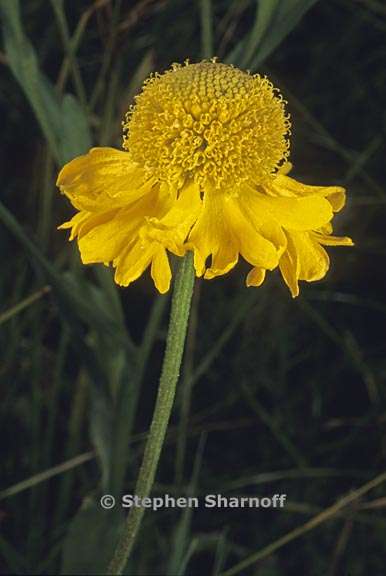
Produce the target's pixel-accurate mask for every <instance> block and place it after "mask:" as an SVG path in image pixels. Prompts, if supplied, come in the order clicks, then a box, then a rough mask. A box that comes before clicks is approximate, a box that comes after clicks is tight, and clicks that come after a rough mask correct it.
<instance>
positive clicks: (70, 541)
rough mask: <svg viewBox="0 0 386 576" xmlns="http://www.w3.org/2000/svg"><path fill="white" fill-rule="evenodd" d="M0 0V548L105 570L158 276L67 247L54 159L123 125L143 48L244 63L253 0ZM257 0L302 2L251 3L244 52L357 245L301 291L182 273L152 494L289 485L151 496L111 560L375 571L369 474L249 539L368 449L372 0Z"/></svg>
mask: <svg viewBox="0 0 386 576" xmlns="http://www.w3.org/2000/svg"><path fill="white" fill-rule="evenodd" d="M11 4H12V3H9V2H7V0H3V2H2V3H0V7H1V14H2V21H3V33H4V34H3V38H4V42H3V48H2V51H1V52H0V76H1V92H0V105H1V116H0V118H1V133H0V138H1V148H0V154H1V164H0V177H1V182H2V187H1V202H2V204H1V210H0V217H1V221H2V224H3V225H2V227H1V229H0V254H1V263H2V266H1V275H0V296H1V304H0V330H1V332H0V349H1V366H0V377H1V380H2V387H1V390H2V399H1V405H0V410H1V435H0V444H1V451H2V456H1V462H2V490H3V491H2V492H0V498H1V501H0V522H1V535H0V555H1V570H2V573H4V574H8V573H17V574H52V573H64V574H69V573H71V574H79V573H84V574H94V573H101V572H103V569H104V566H105V564H106V562H107V560H108V558H109V557H110V555H111V546H112V543H113V542H114V539H115V535H116V532H117V530H118V529H119V528H120V526H121V520H122V519H121V514H120V511H119V510H118V509H117V510H116V511H115V512H107V511H103V510H102V509H101V508H100V506H99V504H98V502H99V497H100V495H101V494H103V493H111V494H114V495H115V496H116V497H117V498H118V497H119V495H120V494H122V493H131V492H132V490H133V484H134V482H135V478H136V474H137V470H138V465H139V462H140V459H141V454H142V450H143V440H144V433H146V430H147V429H148V426H149V422H150V418H151V414H152V409H153V404H154V398H155V394H156V388H157V378H158V375H159V371H160V366H161V361H162V354H163V350H164V341H165V334H166V328H167V311H168V306H169V299H168V297H167V296H164V297H160V296H157V295H156V293H155V291H154V288H153V285H152V283H151V282H150V280H149V278H148V277H147V276H146V277H144V278H141V279H140V280H139V281H138V282H136V283H135V284H134V285H132V286H130V287H129V288H128V289H123V290H122V289H119V288H116V287H115V286H114V284H113V283H112V280H111V275H110V272H109V271H108V270H107V269H105V268H103V267H97V266H94V267H87V268H84V267H82V266H81V265H80V264H79V257H78V253H77V249H76V246H75V245H72V244H68V243H67V241H66V239H65V235H64V233H63V232H58V231H56V226H57V225H58V224H59V223H60V222H62V221H63V219H65V218H67V217H68V216H69V215H70V214H71V211H72V210H71V208H70V206H69V205H68V203H67V202H66V200H65V199H64V198H63V197H60V195H59V194H58V191H57V190H56V188H55V177H56V174H57V171H58V167H60V166H61V165H62V164H63V163H64V162H65V161H66V160H68V159H69V158H71V157H73V156H75V155H77V154H79V153H81V152H83V151H84V150H85V149H87V148H88V147H89V146H90V145H91V144H94V145H106V144H108V145H113V146H116V147H119V146H120V137H121V135H120V134H121V126H120V122H121V118H122V115H123V113H124V112H125V110H126V109H127V106H128V104H129V103H130V102H131V101H132V98H133V96H134V95H135V93H137V92H138V90H139V87H140V85H141V82H142V81H143V79H144V78H145V77H146V76H147V75H148V74H149V73H150V72H151V71H154V70H164V69H165V68H167V67H168V66H169V65H170V63H171V62H174V61H178V62H181V61H183V60H184V59H186V58H189V59H190V60H192V61H197V60H199V59H201V58H202V56H203V55H209V53H210V52H211V44H212V45H213V46H214V48H213V53H214V54H216V55H218V56H219V57H220V59H221V60H223V61H224V60H228V61H234V62H240V63H242V62H243V57H244V56H245V54H246V53H247V51H248V42H249V41H250V39H251V37H252V36H251V34H252V33H251V30H253V24H254V19H255V13H256V3H255V2H253V1H252V0H235V1H232V0H219V1H216V2H212V14H210V10H208V9H209V8H210V4H209V2H183V1H181V0H169V1H167V0H165V1H162V0H160V1H156V0H139V1H121V2H119V1H115V2H113V1H112V0H99V1H97V0H94V1H91V0H90V1H85V0H83V1H81V2H70V1H67V2H63V1H61V0H52V1H51V2H46V1H43V0H30V1H28V2H21V3H20V4H21V6H20V8H21V10H20V14H18V11H17V9H16V8H15V7H14V8H10V5H11ZM261 4H264V5H265V6H271V7H273V8H272V10H273V11H274V12H275V10H276V11H278V12H280V10H283V9H287V8H288V7H289V8H288V9H291V8H290V7H291V6H300V5H303V6H306V7H307V8H309V10H308V11H307V10H306V9H304V12H305V13H304V15H303V17H302V18H301V19H300V20H299V22H297V23H296V22H295V21H294V24H293V26H292V28H293V29H292V30H288V32H289V34H288V35H285V34H282V35H281V36H280V34H278V32H277V27H276V28H275V26H274V25H272V26H270V27H269V29H268V32H267V37H266V38H265V41H266V40H267V38H268V40H269V41H271V40H273V41H274V40H275V34H278V38H279V40H281V42H279V40H278V41H277V42H276V44H277V45H275V46H274V47H273V48H272V49H270V50H268V53H267V54H266V56H264V58H263V57H261V58H260V55H261V54H263V49H265V48H264V46H266V45H267V43H265V44H264V43H260V45H259V44H256V45H255V47H254V49H253V50H252V51H251V54H250V57H249V59H248V62H247V65H246V66H245V67H249V68H251V69H252V70H257V71H259V72H260V73H264V74H267V75H268V76H269V77H270V78H271V79H272V80H273V82H274V83H275V84H276V85H277V86H279V87H280V88H281V90H282V92H283V94H284V96H285V98H286V100H287V101H288V110H289V112H290V113H291V116H292V120H293V131H292V132H293V137H292V152H291V160H292V162H293V163H294V175H295V176H296V177H297V178H299V179H301V180H303V181H306V182H309V183H313V184H334V183H337V184H342V185H344V186H345V187H346V188H347V190H348V204H347V207H346V209H345V210H344V211H343V212H342V213H341V214H339V215H338V217H337V218H336V227H337V231H338V233H342V234H347V235H350V236H352V237H353V239H354V241H355V242H356V247H355V249H343V248H342V249H340V248H339V249H334V248H333V249H331V250H330V255H331V269H330V272H329V274H328V277H327V279H326V280H324V281H323V282H320V283H315V284H308V285H303V286H302V291H301V296H300V297H299V298H298V299H296V300H293V299H292V298H291V297H290V295H289V293H288V291H287V289H286V287H285V286H283V284H282V281H281V279H280V278H279V276H278V275H277V274H276V273H274V274H270V276H269V278H268V279H267V281H266V283H265V284H264V286H263V287H261V288H259V289H256V290H255V289H247V288H245V286H244V281H243V278H244V277H245V272H246V267H245V266H244V265H243V264H240V265H239V266H238V267H237V268H236V269H235V270H234V271H233V272H232V273H231V274H229V275H227V276H226V277H223V278H219V279H216V280H214V281H210V282H207V281H204V282H202V281H198V282H197V285H196V290H195V296H194V302H193V308H192V317H191V323H190V329H189V335H188V343H187V349H186V354H185V361H184V370H183V375H182V378H181V382H180V385H179V395H178V399H177V403H176V406H175V410H174V413H173V417H172V422H171V425H170V430H169V434H168V437H167V444H166V447H165V449H164V451H163V453H162V460H161V465H160V469H159V473H158V475H157V484H156V487H155V493H157V494H165V493H169V494H173V495H180V494H182V495H187V494H192V495H201V496H202V495H204V494H206V493H221V494H224V495H228V496H231V495H250V496H264V495H267V496H271V495H272V494H275V493H285V494H287V504H286V507H285V508H284V509H283V510H262V509H244V510H241V509H235V510H232V509H218V510H213V509H212V510H208V509H204V508H203V507H200V508H199V509H197V510H193V511H192V512H189V510H162V511H158V512H149V513H148V514H147V516H146V519H145V523H144V525H143V527H142V530H141V534H140V538H139V540H138V543H137V546H136V549H135V553H134V555H133V558H132V559H131V560H130V563H129V565H128V567H127V574H133V575H134V574H135V575H137V574H138V575H140V574H188V575H190V574H214V575H217V574H221V573H223V571H225V570H227V569H229V568H230V567H231V566H233V565H235V564H237V563H238V562H240V561H242V560H244V559H245V558H248V557H249V556H250V555H252V554H254V553H255V552H257V551H259V550H260V551H263V553H262V556H263V559H262V560H261V561H259V562H257V563H255V562H254V563H252V564H251V566H249V567H248V568H240V569H237V570H236V571H235V572H232V573H234V574H236V573H239V574H258V575H259V576H278V575H282V574H285V575H288V576H292V575H297V574H315V575H319V574H323V575H329V576H340V575H349V574H350V575H351V576H360V575H363V574H374V575H378V574H379V575H380V574H383V573H384V559H385V556H386V549H385V541H386V522H385V518H384V513H383V510H384V506H385V488H384V485H380V486H378V487H377V488H375V489H374V490H372V491H369V492H368V493H366V495H365V496H363V498H355V499H354V501H353V503H352V504H350V505H349V506H347V507H345V508H344V509H343V510H342V511H341V512H339V513H331V515H330V517H329V520H328V521H327V522H325V523H322V524H321V525H320V526H318V527H315V528H312V529H311V528H310V529H309V530H308V531H306V532H305V533H304V535H302V536H301V537H299V538H294V539H293V540H292V541H291V542H289V543H288V544H286V545H283V546H280V545H278V546H277V549H276V550H275V551H273V552H270V551H269V549H266V547H267V546H268V545H269V544H271V543H272V542H275V541H276V540H278V539H279V538H280V537H281V536H283V535H284V534H287V533H289V532H290V531H291V530H293V529H294V528H296V527H297V526H301V525H303V524H304V523H305V522H306V521H308V520H309V519H310V518H312V517H313V516H314V515H316V514H318V513H319V512H321V511H322V510H324V509H325V508H327V507H329V506H330V505H331V504H333V503H334V502H335V501H337V500H339V499H340V498H341V497H342V496H343V495H345V494H347V493H349V492H350V491H351V490H353V489H356V488H358V487H360V486H362V485H364V484H365V483H366V482H367V481H369V480H371V479H372V478H374V477H376V476H377V475H378V474H380V473H381V472H382V471H383V469H384V460H385V450H386V442H385V441H386V436H385V432H386V431H385V422H386V411H385V400H386V398H385V391H384V382H385V375H386V364H385V342H386V341H385V314H386V302H385V296H384V294H385V274H384V269H385V248H386V246H385V233H384V216H385V215H384V206H385V191H386V189H385V186H384V183H385V180H386V174H385V166H386V164H385V145H384V142H385V130H386V112H385V105H384V103H385V98H386V45H385V40H384V39H385V32H386V7H385V5H384V3H383V2H382V1H381V0H322V1H319V2H314V3H313V2H307V1H305V2H301V1H299V0H297V1H293V0H291V2H290V1H289V2H288V3H287V2H286V3H285V4H286V8H283V6H284V3H283V2H282V3H281V7H276V8H274V6H275V5H277V6H279V4H280V2H279V3H278V2H275V1H273V0H272V1H271V2H269V1H268V2H267V0H265V2H262V3H261ZM7 5H8V7H7ZM15 6H16V7H17V3H16V2H15ZM14 9H15V10H14ZM13 10H14V11H13ZM275 13H276V12H275ZM295 20H296V19H295ZM295 24H296V26H295ZM211 32H212V33H213V37H212V38H211ZM283 36H284V37H283ZM27 39H28V40H29V42H30V44H29V43H28V40H27ZM76 40H79V42H77V44H76V45H75V43H74V42H75V41H76ZM240 47H241V48H240ZM243 55H244V56H243ZM64 93H66V94H71V95H72V96H67V97H65V98H63V94H64ZM21 482H22V484H20V483H21ZM264 550H265V552H264Z"/></svg>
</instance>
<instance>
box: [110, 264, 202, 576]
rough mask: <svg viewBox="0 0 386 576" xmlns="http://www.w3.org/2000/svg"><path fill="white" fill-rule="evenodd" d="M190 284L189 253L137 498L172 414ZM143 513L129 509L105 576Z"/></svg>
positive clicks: (121, 557) (124, 555)
mask: <svg viewBox="0 0 386 576" xmlns="http://www.w3.org/2000/svg"><path fill="white" fill-rule="evenodd" d="M193 284H194V269H193V257H192V254H191V253H189V254H188V255H187V256H185V257H184V258H183V259H182V260H181V261H180V262H179V266H178V270H177V272H176V278H175V284H174V291H173V298H172V306H171V312H170V321H169V330H168V336H167V341H166V350H165V356H164V361H163V367H162V373H161V378H160V383H159V388H158V395H157V400H156V405H155V408H154V414H153V420H152V423H151V427H150V432H149V436H148V439H147V442H146V446H145V453H144V455H143V460H142V465H141V468H140V471H139V475H138V479H137V484H136V487H135V494H136V496H138V497H139V498H145V497H147V496H149V494H150V492H151V489H152V486H153V483H154V479H155V474H156V471H157V466H158V461H159V458H160V454H161V450H162V446H163V443H164V439H165V434H166V429H167V425H168V422H169V418H170V414H171V411H172V406H173V401H174V396H175V391H176V384H177V380H178V377H179V374H180V368H181V360H182V354H183V351H184V345H185V337H186V330H187V326H188V319H189V311H190V304H191V299H192V293H193ZM144 512H145V509H144V508H142V507H134V508H132V509H131V511H130V513H129V516H128V518H127V523H126V526H125V530H124V532H123V534H122V536H121V537H120V539H119V541H118V545H117V547H116V550H115V553H114V556H113V559H112V561H111V563H110V566H109V568H108V574H117V575H119V574H122V572H123V570H124V568H125V565H126V562H127V559H128V557H129V555H130V552H131V550H132V548H133V545H134V542H135V539H136V536H137V534H138V531H139V528H140V525H141V522H142V518H143V515H144Z"/></svg>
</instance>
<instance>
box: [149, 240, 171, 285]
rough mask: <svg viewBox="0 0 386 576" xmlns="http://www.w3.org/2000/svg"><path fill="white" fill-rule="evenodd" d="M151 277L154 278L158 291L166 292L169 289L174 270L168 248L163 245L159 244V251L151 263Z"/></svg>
mask: <svg viewBox="0 0 386 576" xmlns="http://www.w3.org/2000/svg"><path fill="white" fill-rule="evenodd" d="M151 277H152V278H153V280H154V284H155V286H156V288H157V290H158V292H160V293H161V294H165V292H167V291H168V290H169V288H170V281H171V278H172V271H171V269H170V264H169V258H168V257H167V254H166V250H165V249H164V248H163V247H162V246H159V248H158V250H157V252H155V254H154V257H153V260H152V263H151Z"/></svg>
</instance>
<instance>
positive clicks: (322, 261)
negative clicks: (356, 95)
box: [280, 231, 330, 296]
mask: <svg viewBox="0 0 386 576" xmlns="http://www.w3.org/2000/svg"><path fill="white" fill-rule="evenodd" d="M287 236H288V244H287V250H286V252H285V253H284V254H283V256H282V257H281V260H280V270H281V273H282V275H283V278H284V281H285V282H286V284H287V285H288V287H289V288H290V290H291V293H292V296H297V295H298V294H299V287H298V280H307V281H308V282H313V281H315V280H320V279H321V278H323V277H324V276H325V275H326V273H327V271H328V269H329V266H330V260H329V257H328V254H327V252H326V251H325V250H324V248H323V247H322V246H321V245H320V244H319V242H317V241H316V235H315V234H313V233H309V232H293V231H291V232H288V233H287Z"/></svg>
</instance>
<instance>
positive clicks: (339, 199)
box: [265, 170, 346, 212]
mask: <svg viewBox="0 0 386 576" xmlns="http://www.w3.org/2000/svg"><path fill="white" fill-rule="evenodd" d="M288 171H289V170H288ZM288 171H287V172H288ZM265 189H266V191H267V192H268V193H269V194H270V195H273V196H281V197H286V198H291V197H294V196H295V197H302V196H303V197H304V196H320V197H322V198H326V199H327V200H328V201H329V203H330V204H331V207H332V209H333V211H334V212H339V210H341V209H342V208H343V206H344V205H345V202H346V191H345V189H344V188H343V187H342V186H311V185H309V184H303V183H302V182H298V181H297V180H295V179H294V178H291V177H290V176H287V175H286V173H284V172H281V171H279V172H278V174H277V176H276V177H275V178H274V179H273V181H272V183H271V185H270V186H267V187H266V188H265Z"/></svg>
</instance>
